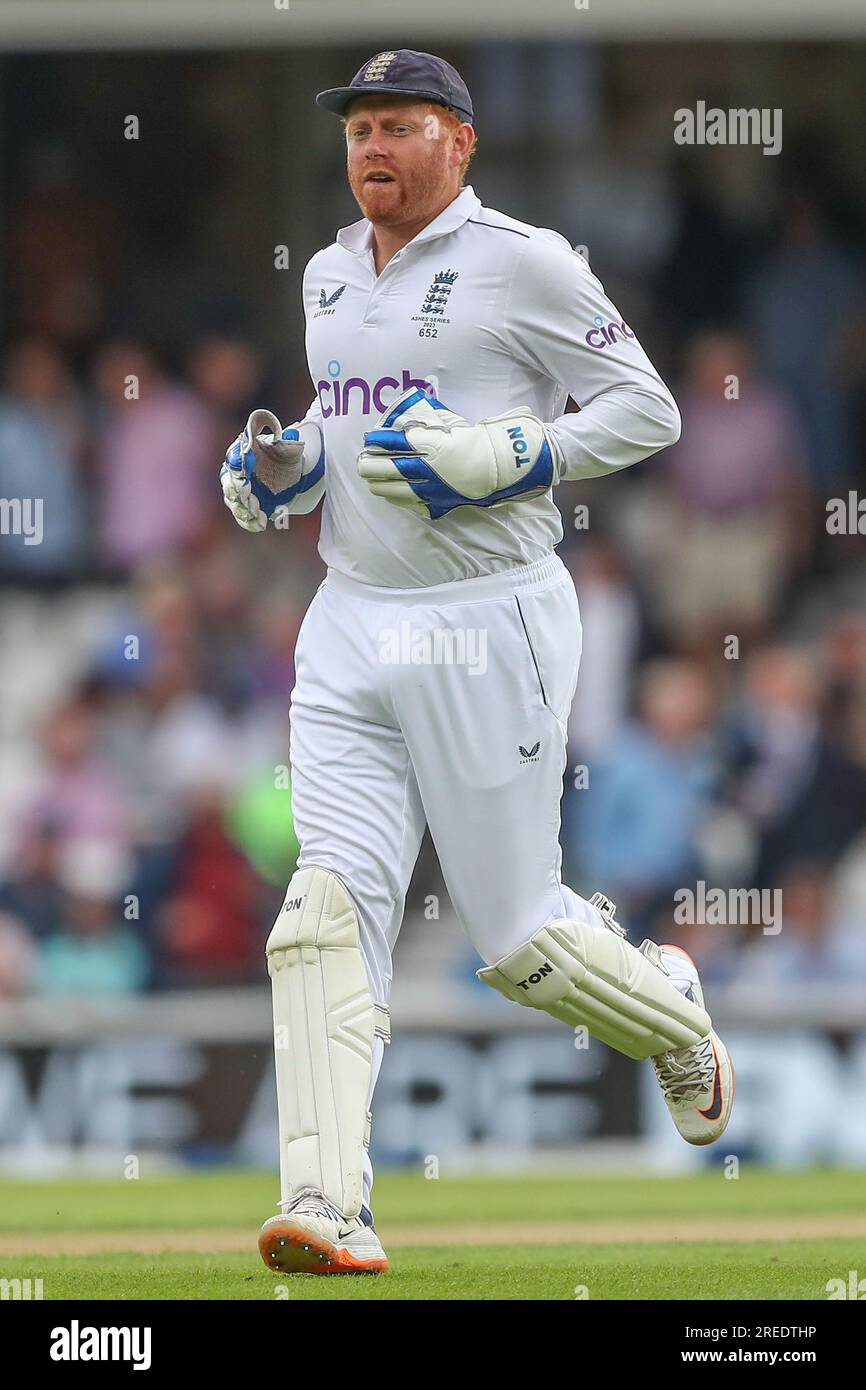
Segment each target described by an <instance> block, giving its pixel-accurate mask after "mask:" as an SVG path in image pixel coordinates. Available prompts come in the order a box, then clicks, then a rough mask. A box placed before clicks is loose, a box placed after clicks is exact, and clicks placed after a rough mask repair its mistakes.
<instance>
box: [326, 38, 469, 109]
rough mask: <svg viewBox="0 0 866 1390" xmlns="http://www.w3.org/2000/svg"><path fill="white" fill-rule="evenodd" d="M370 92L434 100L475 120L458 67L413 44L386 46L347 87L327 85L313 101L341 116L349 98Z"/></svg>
mask: <svg viewBox="0 0 866 1390" xmlns="http://www.w3.org/2000/svg"><path fill="white" fill-rule="evenodd" d="M371 92H390V93H392V94H393V95H394V96H407V97H417V98H418V99H419V101H435V102H437V103H438V104H439V105H440V106H447V107H448V109H449V111H454V112H455V113H456V114H457V115H458V116H460V118H461V119H462V120H464V121H468V122H469V124H470V125H472V124H473V122H474V117H473V114H472V98H471V97H470V95H469V89H468V88H467V86H466V83H465V82H464V81H463V78H462V77H461V76H460V73H459V72H458V71H457V69H456V68H452V66H451V64H450V63H446V62H445V59H444V58H437V57H436V56H435V54H433V53H416V52H415V50H414V49H413V48H396V49H391V48H388V49H386V50H385V52H384V53H377V54H376V57H375V58H371V59H370V61H369V62H368V63H365V64H364V66H363V67H362V68H361V69H360V71H358V72H356V73H355V76H354V77H353V78H352V81H351V84H350V85H349V86H348V87H329V88H328V90H327V91H326V92H319V95H318V96H317V97H316V101H317V103H318V104H319V106H324V108H325V110H326V111H333V112H334V113H335V114H336V115H337V116H344V115H345V114H346V110H347V108H348V106H349V103H350V102H352V101H354V100H355V98H356V97H362V96H366V95H367V94H368V93H371Z"/></svg>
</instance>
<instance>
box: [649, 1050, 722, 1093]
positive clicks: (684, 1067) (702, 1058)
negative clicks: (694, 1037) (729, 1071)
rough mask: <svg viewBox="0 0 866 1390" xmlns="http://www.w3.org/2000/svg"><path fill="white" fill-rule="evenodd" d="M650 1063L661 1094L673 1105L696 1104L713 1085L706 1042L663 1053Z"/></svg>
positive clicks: (712, 1059) (712, 1065) (712, 1064)
mask: <svg viewBox="0 0 866 1390" xmlns="http://www.w3.org/2000/svg"><path fill="white" fill-rule="evenodd" d="M651 1061H652V1064H653V1066H654V1067H655V1072H656V1076H657V1077H658V1079H659V1084H660V1085H661V1088H662V1090H663V1091H664V1093H665V1095H666V1097H667V1098H668V1100H670V1101H671V1102H672V1103H673V1104H674V1105H686V1104H688V1103H689V1102H691V1101H694V1100H697V1098H698V1096H699V1095H700V1094H701V1092H702V1091H705V1090H706V1089H707V1087H709V1086H711V1085H712V1081H713V1075H714V1071H715V1066H716V1061H715V1057H714V1056H713V1045H712V1043H711V1041H710V1039H709V1038H704V1040H703V1042H699V1043H695V1044H694V1045H693V1046H692V1047H683V1048H681V1049H679V1051H677V1052H662V1053H660V1055H659V1056H658V1057H653V1058H651Z"/></svg>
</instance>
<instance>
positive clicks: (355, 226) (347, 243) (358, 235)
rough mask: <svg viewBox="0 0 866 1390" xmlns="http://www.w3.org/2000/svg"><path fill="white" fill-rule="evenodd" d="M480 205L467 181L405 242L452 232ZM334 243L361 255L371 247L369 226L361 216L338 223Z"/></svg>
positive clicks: (414, 242) (425, 239)
mask: <svg viewBox="0 0 866 1390" xmlns="http://www.w3.org/2000/svg"><path fill="white" fill-rule="evenodd" d="M480 207H481V199H480V198H479V197H478V195H477V194H476V192H475V190H474V188H473V187H472V185H471V184H467V186H466V187H465V188H464V189H461V191H460V192H459V193H458V194H457V197H456V198H455V199H454V201H453V202H451V203H449V204H448V206H447V208H443V209H442V211H441V212H440V214H439V216H438V217H434V218H433V221H432V222H428V223H427V226H426V227H423V228H422V229H421V231H420V232H419V233H418V235H417V236H414V237H413V238H412V240H411V241H410V242H409V243H408V245H409V246H417V245H418V243H419V242H421V241H432V239H433V238H434V237H437V236H443V235H444V234H445V233H446V232H455V231H456V230H457V228H458V227H462V226H463V223H464V222H468V221H469V218H470V217H472V215H473V213H476V212H477V211H478V209H479V208H480ZM337 244H338V245H339V246H344V247H345V248H346V250H347V251H352V252H354V254H355V255H356V256H361V255H363V254H364V252H366V251H369V250H371V248H372V245H373V228H372V226H371V224H370V223H369V222H368V221H367V219H366V217H362V219H361V221H360V222H353V223H352V224H351V226H349V227H341V228H340V230H339V231H338V233H337Z"/></svg>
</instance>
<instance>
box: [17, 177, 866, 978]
mask: <svg viewBox="0 0 866 1390" xmlns="http://www.w3.org/2000/svg"><path fill="white" fill-rule="evenodd" d="M475 187H476V191H477V192H479V193H480V195H481V196H482V198H484V199H485V201H489V202H491V203H495V202H496V199H495V197H493V196H490V195H488V193H487V190H486V189H485V183H484V172H483V158H482V162H481V165H479V167H478V170H477V174H476V182H475ZM504 206H505V209H506V210H508V207H507V204H504ZM19 212H20V215H19V216H17V217H15V218H14V219H13V221H14V224H15V227H16V237H17V255H16V261H15V282H14V303H15V305H16V306H17V307H16V324H17V331H16V333H15V334H13V336H12V339H11V341H10V342H9V344H8V346H7V350H6V352H5V354H4V357H3V361H2V393H0V498H13V497H16V496H20V495H21V494H22V491H24V492H26V494H27V495H32V496H34V497H40V498H42V499H43V500H44V510H43V528H44V535H43V538H42V543H41V544H38V545H36V544H27V538H26V537H25V536H23V535H14V534H3V535H2V536H0V584H2V591H0V652H2V660H3V662H4V666H5V668H6V669H5V671H4V684H5V685H6V689H7V697H6V698H7V699H8V700H10V701H11V706H10V707H9V708H11V710H12V712H13V714H14V727H12V726H11V723H12V722H11V717H10V718H8V719H7V720H6V723H5V725H4V724H2V722H0V728H5V734H4V737H3V740H2V742H3V749H4V751H2V752H0V767H2V768H3V770H4V772H5V773H6V774H7V778H6V786H5V787H4V788H3V791H2V797H0V815H2V822H3V825H2V833H0V996H15V995H19V994H26V993H30V992H35V993H42V994H58V993H63V994H78V995H82V996H87V997H94V996H97V995H108V994H111V995H124V994H130V993H134V992H137V991H141V990H144V989H164V988H183V987H195V986H205V985H215V984H225V983H245V982H251V981H258V982H260V981H261V980H262V979H263V973H264V971H263V961H262V948H263V944H264V939H265V936H266V934H267V930H268V928H269V926H270V921H271V919H272V916H273V913H274V911H275V909H276V907H277V905H278V903H279V901H280V900H281V895H282V891H283V888H284V885H285V882H286V881H287V879H288V877H289V876H290V874H291V872H292V869H293V866H294V862H295V858H296V855H297V843H296V841H295V838H294V834H293V829H292V821H291V806H290V783H289V775H288V768H287V767H286V765H285V764H286V761H287V710H288V700H289V695H290V692H291V688H292V682H293V648H294V641H295V637H296V633H297V629H298V626H299V623H300V620H301V618H302V616H303V613H304V610H305V608H306V606H307V603H308V602H309V599H310V598H311V597H312V595H313V593H314V592H315V589H316V587H317V584H318V583H319V581H320V578H321V576H322V572H323V571H322V566H321V562H320V560H319V559H318V556H317V554H316V539H317V530H318V517H317V515H316V514H314V515H313V516H312V517H309V518H303V519H297V520H294V521H293V522H292V526H291V531H290V534H289V535H286V534H283V533H274V534H268V535H266V536H261V537H257V538H255V540H251V538H249V537H248V536H246V535H245V534H244V533H242V532H240V531H238V530H237V529H236V528H235V527H234V526H233V524H232V522H231V519H230V518H229V516H228V514H227V513H226V512H225V510H224V509H223V507H222V502H221V495H220V491H219V487H218V483H217V471H218V466H219V462H220V459H221V457H222V455H223V454H224V452H225V449H226V446H227V444H228V443H229V441H230V440H231V439H233V438H234V437H235V435H236V434H237V433H238V431H239V429H240V427H241V426H242V424H243V422H244V420H245V419H246V416H247V414H248V412H249V410H250V409H251V408H252V407H254V406H258V405H262V404H264V403H267V404H268V405H269V406H271V407H272V408H273V409H274V410H275V411H276V412H277V413H278V414H279V415H280V416H281V418H283V419H284V420H287V421H288V420H291V419H294V418H296V417H297V416H298V415H299V414H301V413H302V412H303V410H304V409H305V408H306V406H307V404H308V403H309V398H310V394H311V392H310V387H309V383H308V382H306V376H305V371H304V367H303V363H302V362H301V361H300V360H298V361H296V362H295V363H294V364H293V375H292V376H291V377H290V378H289V379H287V378H286V376H285V374H284V373H282V372H281V370H280V368H279V366H278V364H277V363H276V362H274V361H271V360H268V359H267V357H266V354H265V351H264V349H263V348H262V346H261V345H260V343H259V342H258V341H257V340H256V339H255V335H253V334H251V333H250V332H248V331H245V330H244V331H242V330H240V329H239V328H238V327H237V326H236V325H234V326H233V325H223V326H221V327H220V328H219V329H214V328H213V327H204V326H203V327H202V329H201V330H200V331H198V332H194V331H191V332H190V334H189V337H188V340H187V341H186V342H185V343H184V344H183V347H182V350H181V351H179V352H178V351H177V350H175V351H174V352H173V353H166V352H165V351H164V350H162V349H161V348H158V347H157V346H155V343H156V336H155V335H151V336H148V334H147V333H144V332H137V333H136V334H134V335H128V334H124V335H122V336H121V335H120V334H119V333H114V332H112V331H111V324H110V323H107V322H102V323H100V322H99V316H98V315H97V316H96V327H95V328H94V314H93V308H92V306H93V304H94V303H96V302H106V300H107V294H106V285H107V284H108V283H109V282H110V279H111V277H112V275H113V274H114V273H115V272H114V262H113V247H114V243H113V241H112V238H111V237H108V236H106V227H107V226H109V225H110V223H106V221H105V218H104V217H99V218H93V217H92V216H91V217H89V218H88V217H86V216H85V215H84V209H83V208H81V207H79V208H78V209H76V208H75V206H74V205H72V206H71V205H70V204H69V203H68V202H67V203H66V204H61V206H60V208H59V209H58V206H57V203H56V200H55V201H54V202H51V201H50V200H48V199H45V200H44V202H43V203H40V201H39V198H38V197H36V195H33V196H32V197H31V199H30V202H29V203H25V205H24V206H22V208H20V209H19ZM668 216H669V220H670V237H669V243H668V249H667V253H666V256H663V257H660V259H659V261H658V264H657V265H656V267H655V269H654V272H653V274H652V276H651V277H650V278H649V280H648V281H647V280H646V279H644V278H641V279H640V280H638V278H637V276H635V279H634V280H633V281H630V280H629V275H628V272H627V270H625V269H623V268H622V267H619V268H618V270H617V273H616V276H615V293H616V297H617V299H618V300H619V302H620V305H621V307H623V309H624V312H626V316H627V317H629V312H630V311H629V309H628V307H627V306H628V305H629V303H630V302H632V300H633V299H634V300H639V302H640V304H642V305H643V306H644V307H643V308H642V310H641V320H640V322H638V323H637V326H638V328H639V330H640V334H641V337H642V338H643V339H644V340H645V342H646V344H647V346H648V349H649V351H650V354H651V356H653V357H654V358H655V359H656V360H657V361H658V363H659V366H660V367H661V369H662V371H663V374H664V375H665V376H666V378H667V379H668V380H669V381H670V382H671V385H672V387H673V389H674V392H675V395H676V397H677V400H678V402H679V404H680V408H681V412H682V416H683V433H682V438H681V440H680V442H679V444H678V445H677V446H676V447H675V448H673V449H671V450H669V451H667V452H666V453H665V454H664V455H661V456H659V457H657V458H656V459H654V460H651V461H649V462H647V463H646V464H644V465H641V466H639V467H638V468H636V469H634V470H630V471H629V472H628V473H627V474H623V475H622V476H620V477H616V478H613V479H609V480H604V481H595V482H594V483H591V484H583V485H579V486H578V485H572V486H570V487H569V486H566V487H564V488H563V489H561V490H560V493H559V494H558V497H557V500H558V502H559V504H560V507H561V510H562V513H563V521H564V529H565V541H564V544H563V546H562V549H561V554H562V556H563V558H564V560H565V562H566V564H567V565H568V566H569V568H570V569H571V571H572V573H573V575H574V577H575V581H576V584H577V589H578V595H579V599H580V604H581V612H582V621H583V627H584V656H583V664H582V671H581V678H580V682H579V688H578V696H577V700H576V702H575V706H574V711H573V716H572V721H571V726H570V752H569V767H568V772H567V776H566V779H565V795H564V802H563V852H564V874H565V876H566V878H567V879H568V880H569V881H570V882H572V883H573V885H574V886H575V887H576V888H579V889H581V890H583V891H585V892H587V893H589V892H591V891H594V890H596V889H601V890H603V891H604V892H605V893H607V894H608V895H610V896H611V897H613V898H614V899H615V900H616V901H617V902H618V904H619V907H620V912H621V915H622V918H623V920H624V921H626V922H627V923H628V925H629V928H630V931H631V935H632V937H633V939H635V940H639V939H640V936H641V935H644V934H648V935H652V936H655V937H656V938H657V939H663V940H677V941H679V942H680V944H681V945H683V946H684V947H686V949H689V950H690V951H692V952H693V954H695V955H696V956H697V958H698V960H699V963H700V964H701V965H702V967H703V969H704V970H705V971H706V972H707V973H708V975H709V976H710V977H712V978H716V979H719V980H728V981H736V980H739V979H749V980H762V981H765V982H766V983H767V985H768V986H769V987H776V988H782V987H783V986H784V984H785V983H786V982H789V981H792V980H804V981H805V980H824V981H826V982H830V983H832V982H834V981H841V982H851V981H852V980H855V979H859V980H861V981H863V982H866V837H864V828H866V540H864V537H863V536H862V535H858V534H851V535H831V534H829V533H828V530H827V527H826V524H825V523H826V507H827V502H828V499H830V498H832V497H835V496H838V497H843V498H847V496H848V493H849V491H851V490H856V489H857V487H858V486H860V487H861V488H863V491H864V495H866V487H864V476H866V475H864V455H863V446H862V442H861V440H862V435H863V430H862V425H863V423H864V422H863V410H862V405H861V395H860V394H858V388H859V389H860V390H862V384H863V380H864V375H866V372H864V367H866V332H864V323H866V309H864V283H866V282H864V264H863V259H862V257H861V256H860V255H859V254H858V253H857V251H856V249H852V239H851V237H850V234H849V233H850V226H842V225H841V224H839V223H837V222H835V221H834V217H833V209H832V208H831V207H829V206H828V205H826V204H822V203H821V201H820V199H817V198H810V197H807V196H806V195H805V194H804V193H803V192H802V191H798V192H797V193H796V194H793V193H790V194H789V195H788V196H787V198H786V199H785V200H784V202H783V205H782V207H781V211H780V215H779V218H778V225H777V226H776V228H775V229H774V231H773V233H772V235H767V236H766V237H763V238H756V239H755V240H754V241H753V242H752V243H751V244H748V245H741V244H738V246H737V250H736V254H734V252H732V250H731V247H732V244H733V243H734V241H735V231H736V229H735V228H734V227H733V226H732V225H728V224H726V222H725V217H724V214H723V212H722V210H721V209H719V208H717V209H715V210H714V209H713V207H712V205H711V204H709V203H707V202H706V200H703V201H701V199H698V198H697V196H696V195H695V194H694V192H693V191H690V190H689V189H688V187H687V185H685V184H683V185H682V186H681V187H680V191H679V194H678V195H677V196H676V198H675V199H674V201H673V203H672V205H671V207H670V208H669V209H668ZM58 219H60V220H62V222H63V238H64V242H63V244H64V246H65V247H66V251H65V254H64V256H63V257H62V258H59V259H58V256H57V252H56V246H57V244H58V243H57V240H56V235H55V233H56V226H55V223H56V222H57V220H58ZM537 220H543V219H541V218H540V217H539V218H538V219H537ZM550 220H551V221H553V220H554V219H553V217H551V218H550ZM52 229H53V230H52ZM52 248H53V249H52ZM100 248H101V249H100ZM595 259H597V260H598V262H599V264H598V265H595V264H594V267H593V268H594V269H596V270H597V271H598V273H599V274H600V275H602V276H604V275H605V271H604V266H603V265H602V264H601V261H602V259H603V258H602V256H601V255H599V256H598V257H596V258H595ZM612 288H613V287H612ZM656 343H658V344H659V350H658V351H656V350H655V345H656ZM22 478H26V480H27V482H26V488H23V487H22ZM582 506H585V507H586V509H587V511H586V513H585V514H583V513H581V520H580V522H578V513H579V509H580V508H581V507H582ZM587 518H588V519H587ZM863 529H864V532H866V519H864V527H863ZM9 692H11V693H9ZM9 708H7V715H8V714H9ZM698 881H703V882H704V883H705V884H706V885H708V887H713V888H721V889H725V890H727V889H729V888H764V889H767V890H771V891H773V890H781V893H782V903H783V907H782V914H783V915H782V920H783V929H782V931H781V932H779V933H773V934H771V933H768V932H766V931H765V930H764V929H763V927H762V925H761V924H760V923H756V922H751V923H749V922H742V921H741V922H738V923H727V924H712V923H701V922H696V921H693V920H687V921H682V920H678V918H677V917H675V915H674V902H675V894H676V893H677V891H678V890H679V889H681V888H687V887H689V886H691V887H694V885H695V884H696V883H697V882H698ZM415 882H416V888H417V889H418V900H420V899H421V897H423V896H426V895H427V894H429V893H430V892H431V891H436V889H437V886H438V885H439V879H438V869H437V867H436V865H435V860H434V859H433V857H432V854H431V852H430V850H429V847H426V848H425V850H424V851H423V856H422V861H421V864H420V866H419V870H418V872H417V873H416V880H415ZM410 911H411V902H410Z"/></svg>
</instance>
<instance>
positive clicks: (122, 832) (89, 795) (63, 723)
mask: <svg viewBox="0 0 866 1390" xmlns="http://www.w3.org/2000/svg"><path fill="white" fill-rule="evenodd" d="M98 731H99V725H98V721H97V718H96V712H95V709H94V707H93V705H92V703H91V702H90V701H89V700H88V699H87V698H85V697H83V696H80V697H73V698H71V699H70V700H67V701H66V702H65V703H64V704H62V705H60V706H59V707H58V708H57V709H55V710H54V711H53V713H52V714H51V715H50V716H49V718H48V719H47V720H46V721H45V723H44V724H43V726H42V730H41V754H42V760H41V765H40V767H39V770H38V772H37V774H36V779H35V784H34V785H33V786H31V787H30V789H29V790H28V792H27V793H25V795H24V798H23V801H22V804H21V807H20V810H19V813H18V820H19V827H20V832H21V835H22V837H23V838H24V839H25V840H26V839H27V837H28V836H31V837H32V836H33V835H38V833H39V831H40V830H42V831H44V829H45V827H51V829H52V831H53V834H54V835H56V837H57V841H58V853H62V852H63V849H64V846H65V845H66V843H67V842H69V841H70V840H73V839H78V838H80V837H82V836H86V837H88V838H91V837H92V838H97V837H98V838H99V839H100V840H104V841H106V842H111V843H113V844H115V845H116V846H118V848H126V846H127V845H128V843H129V833H130V827H129V814H128V809H129V808H128V805H127V798H126V794H125V792H124V790H123V789H122V785H121V783H120V781H119V779H118V778H116V777H115V776H114V775H113V774H112V772H111V770H110V769H109V767H108V765H107V763H106V762H105V761H103V759H102V757H101V755H100V753H99V752H98V751H97V747H96V745H97V735H98Z"/></svg>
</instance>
